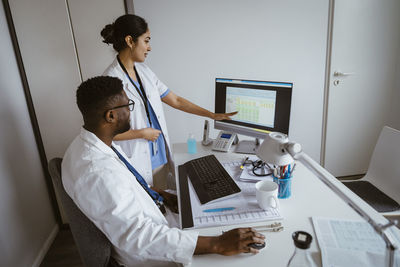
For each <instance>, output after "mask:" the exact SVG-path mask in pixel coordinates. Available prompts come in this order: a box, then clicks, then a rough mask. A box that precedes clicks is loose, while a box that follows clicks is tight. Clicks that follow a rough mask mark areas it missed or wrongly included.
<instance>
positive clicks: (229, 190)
mask: <svg viewBox="0 0 400 267" xmlns="http://www.w3.org/2000/svg"><path fill="white" fill-rule="evenodd" d="M185 168H186V169H187V172H188V174H189V178H190V181H191V182H192V184H193V187H194V189H195V191H196V194H197V196H198V198H199V200H200V202H201V204H205V203H208V202H211V201H214V200H220V199H222V198H227V197H230V196H234V195H236V194H238V193H240V191H241V190H240V188H239V187H238V186H237V184H236V183H235V181H234V180H233V179H232V177H231V176H230V175H229V173H228V172H227V171H226V170H225V169H224V167H223V166H222V165H221V163H220V162H219V161H218V160H217V158H216V157H215V156H214V155H209V156H205V157H201V158H198V159H194V160H191V161H188V162H186V163H185Z"/></svg>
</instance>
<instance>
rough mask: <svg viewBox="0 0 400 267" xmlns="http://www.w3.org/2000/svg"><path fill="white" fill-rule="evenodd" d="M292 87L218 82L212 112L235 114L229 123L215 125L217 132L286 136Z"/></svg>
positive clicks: (216, 123)
mask: <svg viewBox="0 0 400 267" xmlns="http://www.w3.org/2000/svg"><path fill="white" fill-rule="evenodd" d="M292 88H293V84H292V83H288V82H267V81H252V80H238V79H224V78H217V79H216V80H215V112H216V113H228V112H234V111H238V112H239V113H238V114H236V115H235V116H232V117H231V118H232V120H223V121H215V122H214V126H215V128H216V129H220V130H226V131H231V132H234V133H239V134H244V135H248V136H253V137H257V138H263V137H265V135H266V134H267V133H269V132H271V131H277V132H282V133H285V134H288V133H289V120H290V107H291V99H292Z"/></svg>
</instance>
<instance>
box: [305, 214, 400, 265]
mask: <svg viewBox="0 0 400 267" xmlns="http://www.w3.org/2000/svg"><path fill="white" fill-rule="evenodd" d="M312 221H313V224H314V229H315V233H316V235H317V240H318V244H319V246H320V248H321V256H322V265H323V266H329V267H345V266H363V267H368V266H371V267H375V266H386V261H385V257H386V245H385V242H384V241H383V239H382V237H381V236H379V235H378V234H377V233H376V232H375V230H374V229H373V228H372V226H371V225H370V224H369V223H367V222H365V221H357V220H340V219H327V218H319V217H312ZM396 258H397V261H396V262H397V264H398V263H399V261H398V260H399V253H398V251H397V253H396ZM396 266H399V265H396Z"/></svg>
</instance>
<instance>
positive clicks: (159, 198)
mask: <svg viewBox="0 0 400 267" xmlns="http://www.w3.org/2000/svg"><path fill="white" fill-rule="evenodd" d="M111 149H112V150H114V152H115V153H116V154H117V156H118V158H119V159H120V160H121V161H122V162H123V163H124V164H125V165H126V167H127V168H128V169H129V171H130V172H131V173H132V174H133V175H134V176H135V178H136V180H137V181H138V183H139V184H140V185H141V186H142V187H143V189H144V190H145V191H146V192H147V194H149V196H150V197H151V198H152V199H153V201H154V203H156V205H157V207H158V208H159V209H160V210H161V212H162V213H165V207H164V203H163V201H164V199H163V197H162V196H160V194H158V193H157V192H156V191H154V190H153V189H151V188H150V187H149V185H148V184H147V183H146V181H145V180H144V179H143V177H142V176H141V175H140V174H139V173H138V171H137V170H136V169H135V168H134V167H133V166H132V165H131V164H130V163H129V162H128V161H127V160H126V159H125V158H124V157H123V156H122V155H121V153H119V152H118V150H116V149H115V147H113V146H112V147H111Z"/></svg>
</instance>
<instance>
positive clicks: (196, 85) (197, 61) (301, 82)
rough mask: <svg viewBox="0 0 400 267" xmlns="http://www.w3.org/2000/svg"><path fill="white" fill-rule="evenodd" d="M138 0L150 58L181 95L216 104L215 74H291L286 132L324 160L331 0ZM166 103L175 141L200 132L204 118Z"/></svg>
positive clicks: (271, 77)
mask: <svg viewBox="0 0 400 267" xmlns="http://www.w3.org/2000/svg"><path fill="white" fill-rule="evenodd" d="M134 4H135V13H136V14H137V15H139V16H142V17H144V18H145V19H146V20H147V22H148V23H149V27H150V31H151V34H152V41H151V45H152V49H153V51H152V52H151V53H150V55H149V57H148V59H147V61H146V63H147V64H148V65H149V66H150V67H151V68H152V69H153V71H154V72H155V73H156V74H157V75H158V77H159V78H160V79H161V80H162V81H164V83H165V84H167V85H168V86H169V88H170V89H171V90H173V91H174V92H175V93H177V94H178V95H181V96H183V97H185V98H187V99H189V100H191V101H193V102H195V103H197V104H199V105H201V106H203V107H205V108H207V109H209V110H214V89H215V85H214V83H215V78H216V77H227V78H244V79H254V80H267V81H289V82H293V83H294V88H293V98H292V110H291V119H290V128H289V135H290V138H291V139H292V140H296V141H298V142H300V143H301V144H302V145H303V147H304V149H305V151H307V153H308V154H309V155H310V156H312V157H313V158H314V159H316V160H317V161H319V159H320V146H321V131H322V130H321V129H322V110H323V88H324V70H325V54H326V37H327V22H328V21H327V20H328V0H324V1H321V0H306V1H295V0H288V1H274V0H265V1H260V0H249V1H242V0H219V1H214V0H203V1H185V0H164V1H157V0H135V1H134ZM165 111H166V117H167V123H168V129H169V131H170V136H171V139H172V140H171V141H172V142H183V141H185V140H186V138H187V136H188V133H189V132H195V133H196V138H197V139H198V140H200V139H201V133H202V127H203V121H204V119H203V118H200V117H195V116H192V115H189V114H185V113H183V112H180V111H176V110H173V109H171V108H169V107H165ZM215 136H216V132H215V131H214V132H213V134H212V137H215Z"/></svg>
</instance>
